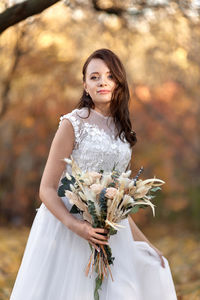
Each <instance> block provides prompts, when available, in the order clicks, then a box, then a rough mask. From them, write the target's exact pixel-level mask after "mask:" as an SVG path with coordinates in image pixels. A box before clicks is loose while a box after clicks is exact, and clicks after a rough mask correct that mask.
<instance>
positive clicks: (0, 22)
mask: <svg viewBox="0 0 200 300" xmlns="http://www.w3.org/2000/svg"><path fill="white" fill-rule="evenodd" d="M59 1H60V0H42V1H41V0H27V1H24V2H21V3H18V4H15V5H14V6H12V7H9V8H7V9H6V10H5V11H3V12H2V13H1V14H0V34H1V33H2V32H3V31H4V30H6V29H7V28H9V27H10V26H12V25H15V24H17V23H19V22H20V21H23V20H25V19H26V18H28V17H30V16H33V15H36V14H39V13H41V12H42V11H43V10H45V9H46V8H48V7H50V6H52V5H53V4H55V3H57V2H59Z"/></svg>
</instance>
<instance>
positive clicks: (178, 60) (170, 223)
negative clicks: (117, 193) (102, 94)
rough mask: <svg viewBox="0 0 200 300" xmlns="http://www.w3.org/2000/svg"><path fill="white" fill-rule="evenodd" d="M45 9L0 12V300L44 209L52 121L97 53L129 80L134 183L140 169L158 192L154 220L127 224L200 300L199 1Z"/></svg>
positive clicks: (88, 3) (18, 7)
mask: <svg viewBox="0 0 200 300" xmlns="http://www.w3.org/2000/svg"><path fill="white" fill-rule="evenodd" d="M25 2H26V1H25ZM27 2H30V1H29V0H27ZM34 2H35V6H34ZM44 2H45V3H43V1H41V3H39V1H36V0H35V1H33V0H32V4H30V5H29V6H26V5H24V3H23V2H22V1H14V0H12V1H8V0H1V2H0V33H1V35H0V154H1V157H0V158H1V159H0V239H1V243H0V257H1V262H0V300H5V299H8V297H9V294H10V291H11V288H12V286H13V284H14V280H15V277H16V274H17V271H18V268H19V265H20V262H21V259H22V255H23V252H24V249H25V245H26V241H27V238H28V234H29V231H30V228H31V225H32V222H33V220H34V217H35V213H36V208H38V207H39V206H40V204H41V201H40V199H39V196H38V191H39V184H40V180H41V176H42V173H43V169H44V166H45V163H46V159H47V156H48V152H49V148H50V145H51V142H52V139H53V137H54V135H55V132H56V130H57V127H58V123H59V118H60V116H61V115H63V114H66V113H68V112H70V111H71V110H72V109H74V107H75V105H76V104H77V103H78V101H79V98H80V96H81V92H82V89H83V87H82V73H81V71H82V65H83V63H84V62H85V60H86V58H87V57H88V56H89V55H90V54H91V53H92V52H93V51H94V50H96V49H99V48H109V49H111V50H112V51H114V52H115V53H116V54H117V55H118V56H119V58H120V59H121V61H122V63H123V64H124V66H125V68H126V71H127V76H128V82H129V87H130V92H131V102H130V115H131V120H132V123H133V129H134V130H135V131H136V133H137V138H138V142H137V144H136V146H134V148H133V157H132V175H133V176H134V175H136V174H137V172H138V170H139V169H140V167H141V166H143V167H144V172H143V173H142V175H141V179H145V178H151V177H153V176H154V175H155V176H156V177H158V178H160V179H162V180H164V181H165V182H166V183H165V185H163V187H162V191H159V192H158V193H157V197H156V198H155V201H154V204H155V205H156V217H155V218H154V217H153V216H152V213H151V210H150V209H148V208H147V209H144V210H142V211H141V212H139V213H137V214H135V215H134V216H133V219H134V220H135V222H136V223H137V224H138V226H139V227H140V228H141V230H142V231H143V232H144V233H145V235H146V236H147V238H148V239H149V240H150V241H151V242H152V243H154V245H155V246H156V247H157V248H159V249H160V250H161V251H162V252H163V253H164V255H165V256H166V257H167V258H168V261H169V263H170V266H171V270H172V275H173V279H174V282H175V285H176V290H177V295H178V299H179V300H193V299H194V300H198V299H200V259H199V258H200V256H199V253H200V235H199V229H200V142H199V136H200V122H199V116H200V97H199V94H200V93H199V92H200V67H199V66H200V27H199V26H200V1H199V0H193V1H189V0H188V1H167V0H160V1H159V0H158V1H156V0H155V1H154V0H149V1H139V0H138V1H137V0H136V1H134V0H132V1H131V0H127V1H119V0H118V1H117V0H116V1H115V0H102V1H101V0H99V1H98V0H71V1H68V0H66V1H53V0H51V1H50V0H49V1H44Z"/></svg>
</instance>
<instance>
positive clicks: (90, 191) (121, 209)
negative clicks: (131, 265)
mask: <svg viewBox="0 0 200 300" xmlns="http://www.w3.org/2000/svg"><path fill="white" fill-rule="evenodd" d="M70 158H71V159H69V158H65V159H64V161H65V162H66V163H67V164H70V165H71V167H72V174H69V173H68V172H66V176H65V177H64V178H63V179H62V180H61V183H62V184H61V185H60V187H59V189H58V195H59V196H60V197H64V196H66V197H68V199H69V201H70V203H71V204H72V208H71V210H70V213H73V214H76V213H80V214H82V217H83V219H84V220H86V221H87V222H89V223H90V224H91V225H92V226H93V227H95V228H97V227H98V228H105V229H107V230H108V234H109V235H113V234H116V233H117V230H119V228H120V227H123V226H122V225H120V224H119V223H120V221H121V220H123V219H125V218H127V217H128V215H129V214H132V213H136V212H137V211H138V210H139V208H145V207H147V206H150V207H151V208H152V211H153V215H154V216H155V209H154V206H155V205H154V204H152V202H151V200H152V199H153V198H154V197H155V196H154V194H153V193H154V192H156V191H157V190H160V189H161V188H160V186H161V185H162V184H164V183H165V182H164V181H163V180H161V179H158V178H155V177H154V178H151V179H146V180H141V179H138V177H139V176H140V174H141V172H142V171H143V167H141V169H140V170H139V172H138V174H137V175H136V176H135V177H134V178H133V179H131V178H129V177H130V175H131V171H130V170H129V171H127V172H124V173H120V172H119V171H117V170H116V169H115V166H114V167H113V170H112V171H111V172H104V170H100V171H99V172H83V171H82V170H81V169H80V168H79V167H78V165H77V164H76V162H75V160H74V159H73V157H72V156H71V157H70ZM89 245H90V244H89ZM90 247H91V252H92V253H91V256H90V258H89V263H88V265H87V267H86V276H88V274H89V272H90V271H91V272H93V269H95V272H96V273H97V277H96V286H95V291H94V299H95V300H98V299H99V294H98V289H99V288H100V287H101V284H102V282H103V279H104V278H105V277H107V276H108V274H110V276H111V278H112V280H113V277H112V272H111V268H110V265H111V264H113V261H114V257H112V250H111V248H110V246H109V245H100V247H99V249H100V251H99V252H98V251H97V250H96V249H94V247H92V246H91V245H90Z"/></svg>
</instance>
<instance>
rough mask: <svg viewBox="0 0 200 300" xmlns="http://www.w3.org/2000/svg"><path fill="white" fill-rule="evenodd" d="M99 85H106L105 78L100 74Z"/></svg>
mask: <svg viewBox="0 0 200 300" xmlns="http://www.w3.org/2000/svg"><path fill="white" fill-rule="evenodd" d="M98 85H99V86H104V85H107V82H106V79H105V78H104V77H103V76H102V77H101V78H100V80H99V82H98Z"/></svg>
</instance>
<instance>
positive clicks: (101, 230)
mask: <svg viewBox="0 0 200 300" xmlns="http://www.w3.org/2000/svg"><path fill="white" fill-rule="evenodd" d="M94 229H95V231H96V232H99V233H106V234H107V233H108V230H107V229H104V228H94Z"/></svg>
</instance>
